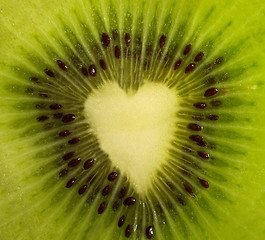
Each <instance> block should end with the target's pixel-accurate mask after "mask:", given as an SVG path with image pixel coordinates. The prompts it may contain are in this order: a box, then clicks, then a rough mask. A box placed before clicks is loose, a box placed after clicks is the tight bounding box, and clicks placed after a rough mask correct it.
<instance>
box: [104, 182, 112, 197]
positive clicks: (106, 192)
mask: <svg viewBox="0 0 265 240" xmlns="http://www.w3.org/2000/svg"><path fill="white" fill-rule="evenodd" d="M110 189H111V187H110V185H107V186H106V187H104V189H103V190H102V195H103V196H107V195H108V194H109V192H110Z"/></svg>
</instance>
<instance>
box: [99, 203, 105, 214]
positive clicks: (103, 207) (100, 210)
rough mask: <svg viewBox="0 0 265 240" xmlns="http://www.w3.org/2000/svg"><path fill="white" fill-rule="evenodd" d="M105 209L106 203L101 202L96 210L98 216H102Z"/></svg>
mask: <svg viewBox="0 0 265 240" xmlns="http://www.w3.org/2000/svg"><path fill="white" fill-rule="evenodd" d="M105 208H106V202H102V203H101V204H100V205H99V208H98V214H102V213H103V212H104V210H105Z"/></svg>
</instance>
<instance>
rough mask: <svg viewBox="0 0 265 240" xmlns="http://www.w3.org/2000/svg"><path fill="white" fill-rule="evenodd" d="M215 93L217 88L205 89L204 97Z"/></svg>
mask: <svg viewBox="0 0 265 240" xmlns="http://www.w3.org/2000/svg"><path fill="white" fill-rule="evenodd" d="M216 93H218V89H217V88H209V89H207V90H206V91H205V93H204V96H205V97H211V96H213V95H215V94H216Z"/></svg>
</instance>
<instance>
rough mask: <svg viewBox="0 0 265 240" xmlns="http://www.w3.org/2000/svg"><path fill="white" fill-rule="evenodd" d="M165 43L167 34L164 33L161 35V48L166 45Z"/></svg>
mask: <svg viewBox="0 0 265 240" xmlns="http://www.w3.org/2000/svg"><path fill="white" fill-rule="evenodd" d="M165 43H166V36H165V35H162V36H161V37H160V40H159V46H160V48H162V47H164V45H165Z"/></svg>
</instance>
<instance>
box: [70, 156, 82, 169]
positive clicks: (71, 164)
mask: <svg viewBox="0 0 265 240" xmlns="http://www.w3.org/2000/svg"><path fill="white" fill-rule="evenodd" d="M80 162H81V159H80V158H75V159H73V160H71V161H70V162H69V163H68V167H75V166H77V165H78V164H79V163H80Z"/></svg>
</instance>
